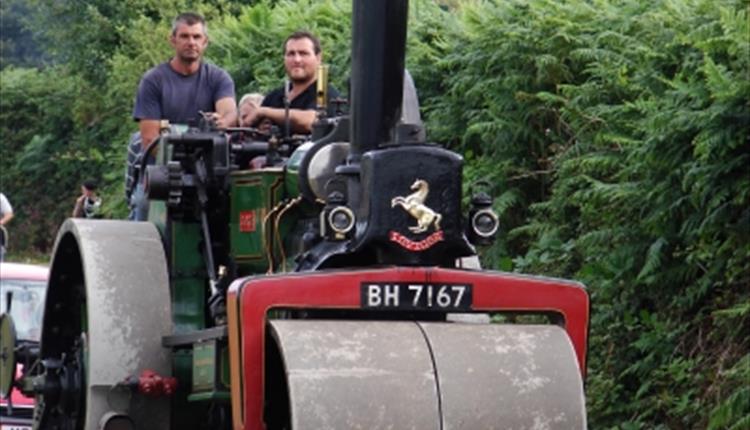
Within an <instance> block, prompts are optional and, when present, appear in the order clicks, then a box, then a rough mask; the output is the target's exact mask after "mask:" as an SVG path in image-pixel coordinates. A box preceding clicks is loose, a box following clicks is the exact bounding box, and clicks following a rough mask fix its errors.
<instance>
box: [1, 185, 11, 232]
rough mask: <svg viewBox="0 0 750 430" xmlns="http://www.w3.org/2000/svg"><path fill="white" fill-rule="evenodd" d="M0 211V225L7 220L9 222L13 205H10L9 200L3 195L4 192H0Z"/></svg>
mask: <svg viewBox="0 0 750 430" xmlns="http://www.w3.org/2000/svg"><path fill="white" fill-rule="evenodd" d="M0 212H2V214H3V216H2V218H0V225H5V224H7V223H8V222H10V220H11V219H13V207H12V206H11V205H10V202H9V201H8V199H7V198H6V197H5V195H4V194H1V193H0Z"/></svg>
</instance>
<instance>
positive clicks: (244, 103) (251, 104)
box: [237, 93, 263, 127]
mask: <svg viewBox="0 0 750 430" xmlns="http://www.w3.org/2000/svg"><path fill="white" fill-rule="evenodd" d="M262 103H263V94H260V93H247V94H245V95H244V96H242V98H240V102H239V104H238V105H237V110H238V111H239V116H240V127H250V126H251V125H250V119H251V118H252V117H253V112H254V111H255V110H257V109H258V108H259V107H260V105H261V104H262Z"/></svg>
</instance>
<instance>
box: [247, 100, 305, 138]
mask: <svg viewBox="0 0 750 430" xmlns="http://www.w3.org/2000/svg"><path fill="white" fill-rule="evenodd" d="M316 116H317V113H316V112H315V110H301V109H289V123H290V124H291V125H292V132H295V133H305V134H308V133H312V126H313V123H315V118H316ZM256 117H257V118H268V119H270V120H271V121H273V122H274V124H278V125H280V126H283V125H284V120H285V118H286V113H285V111H284V109H283V108H272V107H268V106H261V107H259V108H258V110H257V116H256Z"/></svg>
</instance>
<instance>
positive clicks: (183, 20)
mask: <svg viewBox="0 0 750 430" xmlns="http://www.w3.org/2000/svg"><path fill="white" fill-rule="evenodd" d="M180 24H185V25H195V24H201V25H203V33H204V34H205V33H206V31H207V29H206V19H205V18H203V16H202V15H200V14H197V13H195V12H183V13H181V14H179V15H177V18H175V19H174V21H172V36H174V35H176V34H177V26H178V25H180Z"/></svg>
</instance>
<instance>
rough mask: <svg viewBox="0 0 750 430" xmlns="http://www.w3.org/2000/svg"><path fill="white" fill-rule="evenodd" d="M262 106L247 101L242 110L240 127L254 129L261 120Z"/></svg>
mask: <svg viewBox="0 0 750 430" xmlns="http://www.w3.org/2000/svg"><path fill="white" fill-rule="evenodd" d="M259 111H260V106H258V105H257V104H255V103H253V102H251V101H247V102H245V103H244V104H243V105H242V107H241V108H240V127H252V126H253V124H254V123H255V121H256V120H257V119H258V118H259Z"/></svg>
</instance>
